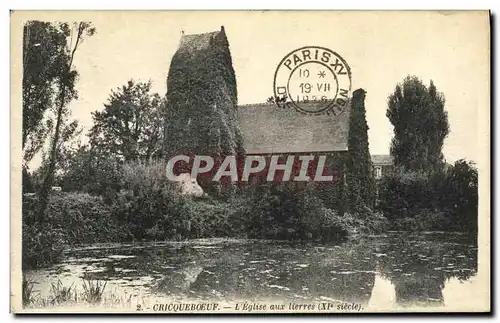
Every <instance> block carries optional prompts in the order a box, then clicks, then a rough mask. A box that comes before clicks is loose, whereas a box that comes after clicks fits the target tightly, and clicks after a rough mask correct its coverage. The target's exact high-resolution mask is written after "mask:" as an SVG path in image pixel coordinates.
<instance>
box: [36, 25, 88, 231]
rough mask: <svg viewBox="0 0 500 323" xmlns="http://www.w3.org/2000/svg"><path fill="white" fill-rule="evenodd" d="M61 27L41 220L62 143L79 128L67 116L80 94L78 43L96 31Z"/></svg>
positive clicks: (86, 26)
mask: <svg viewBox="0 0 500 323" xmlns="http://www.w3.org/2000/svg"><path fill="white" fill-rule="evenodd" d="M58 27H59V32H60V33H61V37H64V42H62V43H60V44H58V45H60V47H58V48H57V49H56V51H57V52H58V55H57V56H56V58H55V59H56V60H57V61H58V62H59V63H58V67H60V68H59V69H58V71H57V74H56V82H55V85H56V88H57V95H56V97H55V98H56V99H55V102H54V108H55V113H54V114H55V128H54V136H53V137H52V143H51V148H50V154H49V156H48V167H47V171H46V174H45V177H44V180H43V184H42V187H41V190H40V194H39V205H38V207H37V209H38V215H39V222H43V221H44V219H45V213H46V210H47V205H48V203H49V191H50V189H51V187H52V184H53V181H54V175H55V171H56V166H57V162H58V160H59V157H60V149H61V146H62V142H64V141H65V140H66V138H65V137H67V136H71V135H72V134H73V133H74V132H75V129H76V128H77V123H76V122H73V123H70V124H69V125H66V121H67V120H66V119H67V117H68V115H69V114H70V111H69V110H68V108H67V106H68V104H69V103H70V102H71V101H72V100H73V99H76V98H77V97H78V93H77V91H76V88H75V86H76V82H77V78H78V72H77V71H76V70H75V69H73V60H74V57H75V53H76V50H77V49H78V47H79V45H80V44H81V43H83V42H84V40H85V39H86V38H88V37H91V36H93V35H94V33H95V31H96V30H95V28H94V27H92V24H91V23H89V22H80V23H77V24H76V23H75V26H74V29H75V31H74V32H73V30H72V29H70V28H69V25H68V24H66V23H63V24H59V26H58ZM71 36H74V44H73V37H72V38H71V42H70V43H69V44H68V40H69V39H70V37H71Z"/></svg>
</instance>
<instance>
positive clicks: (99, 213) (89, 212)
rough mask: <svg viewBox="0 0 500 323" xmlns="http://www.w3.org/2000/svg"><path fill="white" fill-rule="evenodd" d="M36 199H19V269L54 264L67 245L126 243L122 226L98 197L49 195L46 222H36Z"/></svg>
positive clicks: (126, 238)
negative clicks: (20, 206)
mask: <svg viewBox="0 0 500 323" xmlns="http://www.w3.org/2000/svg"><path fill="white" fill-rule="evenodd" d="M37 205H38V201H37V197H30V196H23V208H22V213H23V220H22V225H23V229H22V230H23V233H22V234H23V235H22V246H23V252H22V255H23V268H38V267H43V266H46V265H49V264H51V263H54V262H56V261H57V260H58V259H59V257H60V256H61V253H62V251H63V249H64V248H65V247H66V246H68V245H76V244H83V243H96V242H109V241H115V242H119V241H125V240H129V239H130V238H129V233H128V230H127V228H126V226H123V225H122V224H120V223H119V222H118V221H117V220H116V219H115V218H114V217H113V216H112V214H111V209H110V207H109V206H107V205H106V204H104V202H103V200H102V198H101V197H95V196H90V195H88V194H74V193H69V194H68V193H59V194H51V196H50V202H49V205H48V212H47V214H48V218H47V220H48V221H46V222H44V223H42V224H40V223H38V222H37V218H36V207H37Z"/></svg>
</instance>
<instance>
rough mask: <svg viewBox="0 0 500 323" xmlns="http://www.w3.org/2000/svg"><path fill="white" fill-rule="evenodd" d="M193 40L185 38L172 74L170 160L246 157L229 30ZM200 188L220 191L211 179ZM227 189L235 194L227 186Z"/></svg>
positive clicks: (168, 119) (168, 117)
mask: <svg viewBox="0 0 500 323" xmlns="http://www.w3.org/2000/svg"><path fill="white" fill-rule="evenodd" d="M190 37H191V38H189V39H188V38H187V37H186V38H183V39H182V40H181V45H180V47H179V49H178V50H177V52H176V53H175V54H174V56H173V58H172V62H171V65H170V70H169V74H168V79H167V88H168V92H167V111H166V118H165V139H164V141H165V151H166V156H167V158H169V157H171V156H173V155H179V154H184V155H188V156H191V155H208V156H212V157H214V158H216V159H217V158H221V160H222V159H223V158H224V157H225V156H228V155H243V154H244V148H243V139H242V136H241V133H240V130H239V128H238V124H237V116H236V108H237V107H236V105H237V90H236V76H235V73H234V69H233V66H232V59H231V53H230V51H229V43H228V41H227V38H226V34H225V31H224V29H223V28H222V30H221V31H220V32H216V33H210V34H203V35H196V36H194V35H191V36H190ZM197 42H198V43H200V44H199V46H198V44H197ZM201 43H203V46H202V45H201ZM200 185H201V186H202V187H203V188H204V189H206V190H209V191H211V192H214V193H218V192H220V191H221V187H220V186H218V185H216V183H212V182H210V181H206V182H204V181H202V182H200ZM214 186H217V187H214ZM223 188H224V189H223V190H222V191H224V190H225V189H228V190H229V191H231V190H233V188H232V187H230V186H229V185H227V186H223ZM222 193H224V192H222Z"/></svg>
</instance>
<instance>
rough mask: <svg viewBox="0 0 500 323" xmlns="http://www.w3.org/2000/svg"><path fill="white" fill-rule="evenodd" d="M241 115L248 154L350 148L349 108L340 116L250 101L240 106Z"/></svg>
mask: <svg viewBox="0 0 500 323" xmlns="http://www.w3.org/2000/svg"><path fill="white" fill-rule="evenodd" d="M313 104H314V103H307V104H306V105H313ZM238 119H239V125H240V131H241V134H242V136H243V145H244V147H245V150H246V152H247V153H248V154H257V153H264V154H270V153H291V152H295V153H299V152H333V151H346V150H347V137H348V132H349V111H348V109H346V110H345V111H344V112H342V113H341V114H339V115H336V116H334V115H304V114H301V113H299V112H298V111H296V110H295V109H293V108H284V109H283V108H279V107H277V106H276V105H275V104H269V103H261V104H246V105H240V106H238Z"/></svg>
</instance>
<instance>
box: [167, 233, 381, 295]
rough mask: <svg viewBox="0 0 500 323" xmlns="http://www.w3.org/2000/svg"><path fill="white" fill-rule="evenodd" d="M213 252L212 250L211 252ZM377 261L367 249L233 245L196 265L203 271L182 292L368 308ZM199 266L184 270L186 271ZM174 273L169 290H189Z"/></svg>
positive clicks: (280, 244)
mask: <svg viewBox="0 0 500 323" xmlns="http://www.w3.org/2000/svg"><path fill="white" fill-rule="evenodd" d="M206 252H208V250H206ZM374 260H375V259H374V258H373V257H372V256H371V253H370V252H369V250H368V249H366V248H358V247H351V246H349V247H345V246H342V247H334V246H328V247H315V246H312V245H303V244H291V243H264V242H256V243H249V244H241V245H230V246H229V245H228V246H225V247H224V248H222V249H221V250H219V252H218V254H217V255H216V256H215V255H213V254H210V253H207V254H206V256H205V257H203V258H200V259H198V261H196V263H197V264H198V266H200V268H201V270H199V272H198V271H196V270H191V271H193V272H196V273H197V276H196V279H195V280H194V281H192V282H191V283H190V284H189V287H188V288H186V289H184V290H183V291H182V292H183V293H184V294H188V293H189V295H190V296H195V297H200V298H205V299H207V298H221V299H245V300H248V301H252V300H253V301H258V300H266V299H275V298H276V299H281V300H289V301H295V302H300V301H304V302H306V301H311V300H317V301H326V302H356V303H363V304H366V303H367V302H368V301H369V299H370V297H371V292H372V288H373V285H374V281H375V261H374ZM193 266H195V265H194V264H192V265H190V266H184V267H183V269H182V272H186V271H187V269H188V268H191V267H193ZM185 276H188V275H187V274H176V275H172V274H170V275H169V277H165V278H164V279H163V280H162V286H163V289H164V290H169V289H170V290H175V291H176V292H177V293H178V292H180V290H179V288H178V286H182V287H187V285H186V284H185V283H181V282H180V281H179V279H181V278H182V277H185Z"/></svg>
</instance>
